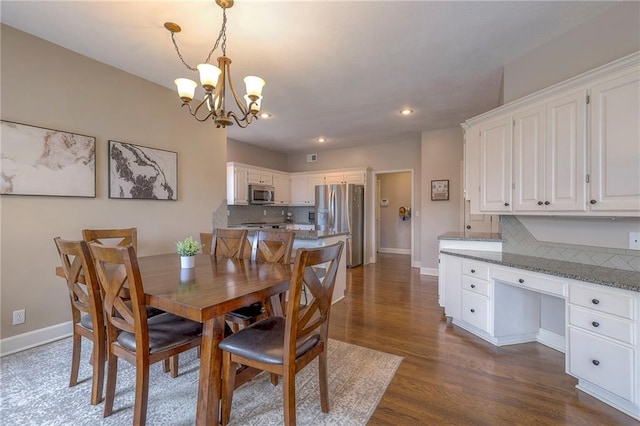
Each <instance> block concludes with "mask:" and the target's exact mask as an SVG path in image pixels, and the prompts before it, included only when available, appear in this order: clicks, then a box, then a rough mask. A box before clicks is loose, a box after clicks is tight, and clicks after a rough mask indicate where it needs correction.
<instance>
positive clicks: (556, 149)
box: [542, 90, 587, 212]
mask: <svg viewBox="0 0 640 426" xmlns="http://www.w3.org/2000/svg"><path fill="white" fill-rule="evenodd" d="M586 116H587V94H586V91H585V90H580V91H578V92H574V93H572V94H569V95H566V96H562V97H560V98H557V99H554V100H552V101H550V102H548V103H547V142H546V145H545V157H546V159H545V168H546V172H545V177H546V181H545V191H544V193H545V198H544V200H542V201H544V204H545V206H546V210H547V211H576V212H577V211H586V202H585V194H586V179H585V178H586V172H585V167H586V144H587V141H586Z"/></svg>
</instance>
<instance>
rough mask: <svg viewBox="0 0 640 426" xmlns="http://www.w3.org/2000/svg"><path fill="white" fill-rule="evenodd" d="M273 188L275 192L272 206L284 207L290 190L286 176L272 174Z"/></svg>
mask: <svg viewBox="0 0 640 426" xmlns="http://www.w3.org/2000/svg"><path fill="white" fill-rule="evenodd" d="M273 187H274V190H275V200H274V204H276V205H278V206H284V205H287V204H289V200H290V197H291V189H290V184H289V175H288V174H280V173H274V174H273Z"/></svg>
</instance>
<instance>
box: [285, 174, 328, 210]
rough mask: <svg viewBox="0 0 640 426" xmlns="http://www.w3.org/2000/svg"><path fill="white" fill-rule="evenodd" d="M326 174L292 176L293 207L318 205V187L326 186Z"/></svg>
mask: <svg viewBox="0 0 640 426" xmlns="http://www.w3.org/2000/svg"><path fill="white" fill-rule="evenodd" d="M324 183H325V182H324V174H317V175H316V174H313V175H292V176H291V205H294V206H314V205H315V204H316V185H324Z"/></svg>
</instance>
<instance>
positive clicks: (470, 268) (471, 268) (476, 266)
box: [462, 260, 489, 280]
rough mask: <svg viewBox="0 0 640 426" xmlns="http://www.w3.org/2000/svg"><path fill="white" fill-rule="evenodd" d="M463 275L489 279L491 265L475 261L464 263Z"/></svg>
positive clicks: (464, 261) (465, 261)
mask: <svg viewBox="0 0 640 426" xmlns="http://www.w3.org/2000/svg"><path fill="white" fill-rule="evenodd" d="M462 275H469V276H470V277H476V278H480V279H481V280H488V279H489V265H487V264H486V263H482V262H474V261H473V260H463V261H462Z"/></svg>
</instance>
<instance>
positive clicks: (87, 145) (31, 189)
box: [0, 120, 96, 198]
mask: <svg viewBox="0 0 640 426" xmlns="http://www.w3.org/2000/svg"><path fill="white" fill-rule="evenodd" d="M0 138H1V139H2V144H1V145H0V158H1V161H0V194H2V195H45V196H55V197H90V198H95V196H96V138H95V137H93V136H86V135H79V134H76V133H69V132H65V131H62V130H54V129H46V128H43V127H37V126H30V125H28V124H21V123H14V122H11V121H5V120H0Z"/></svg>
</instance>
